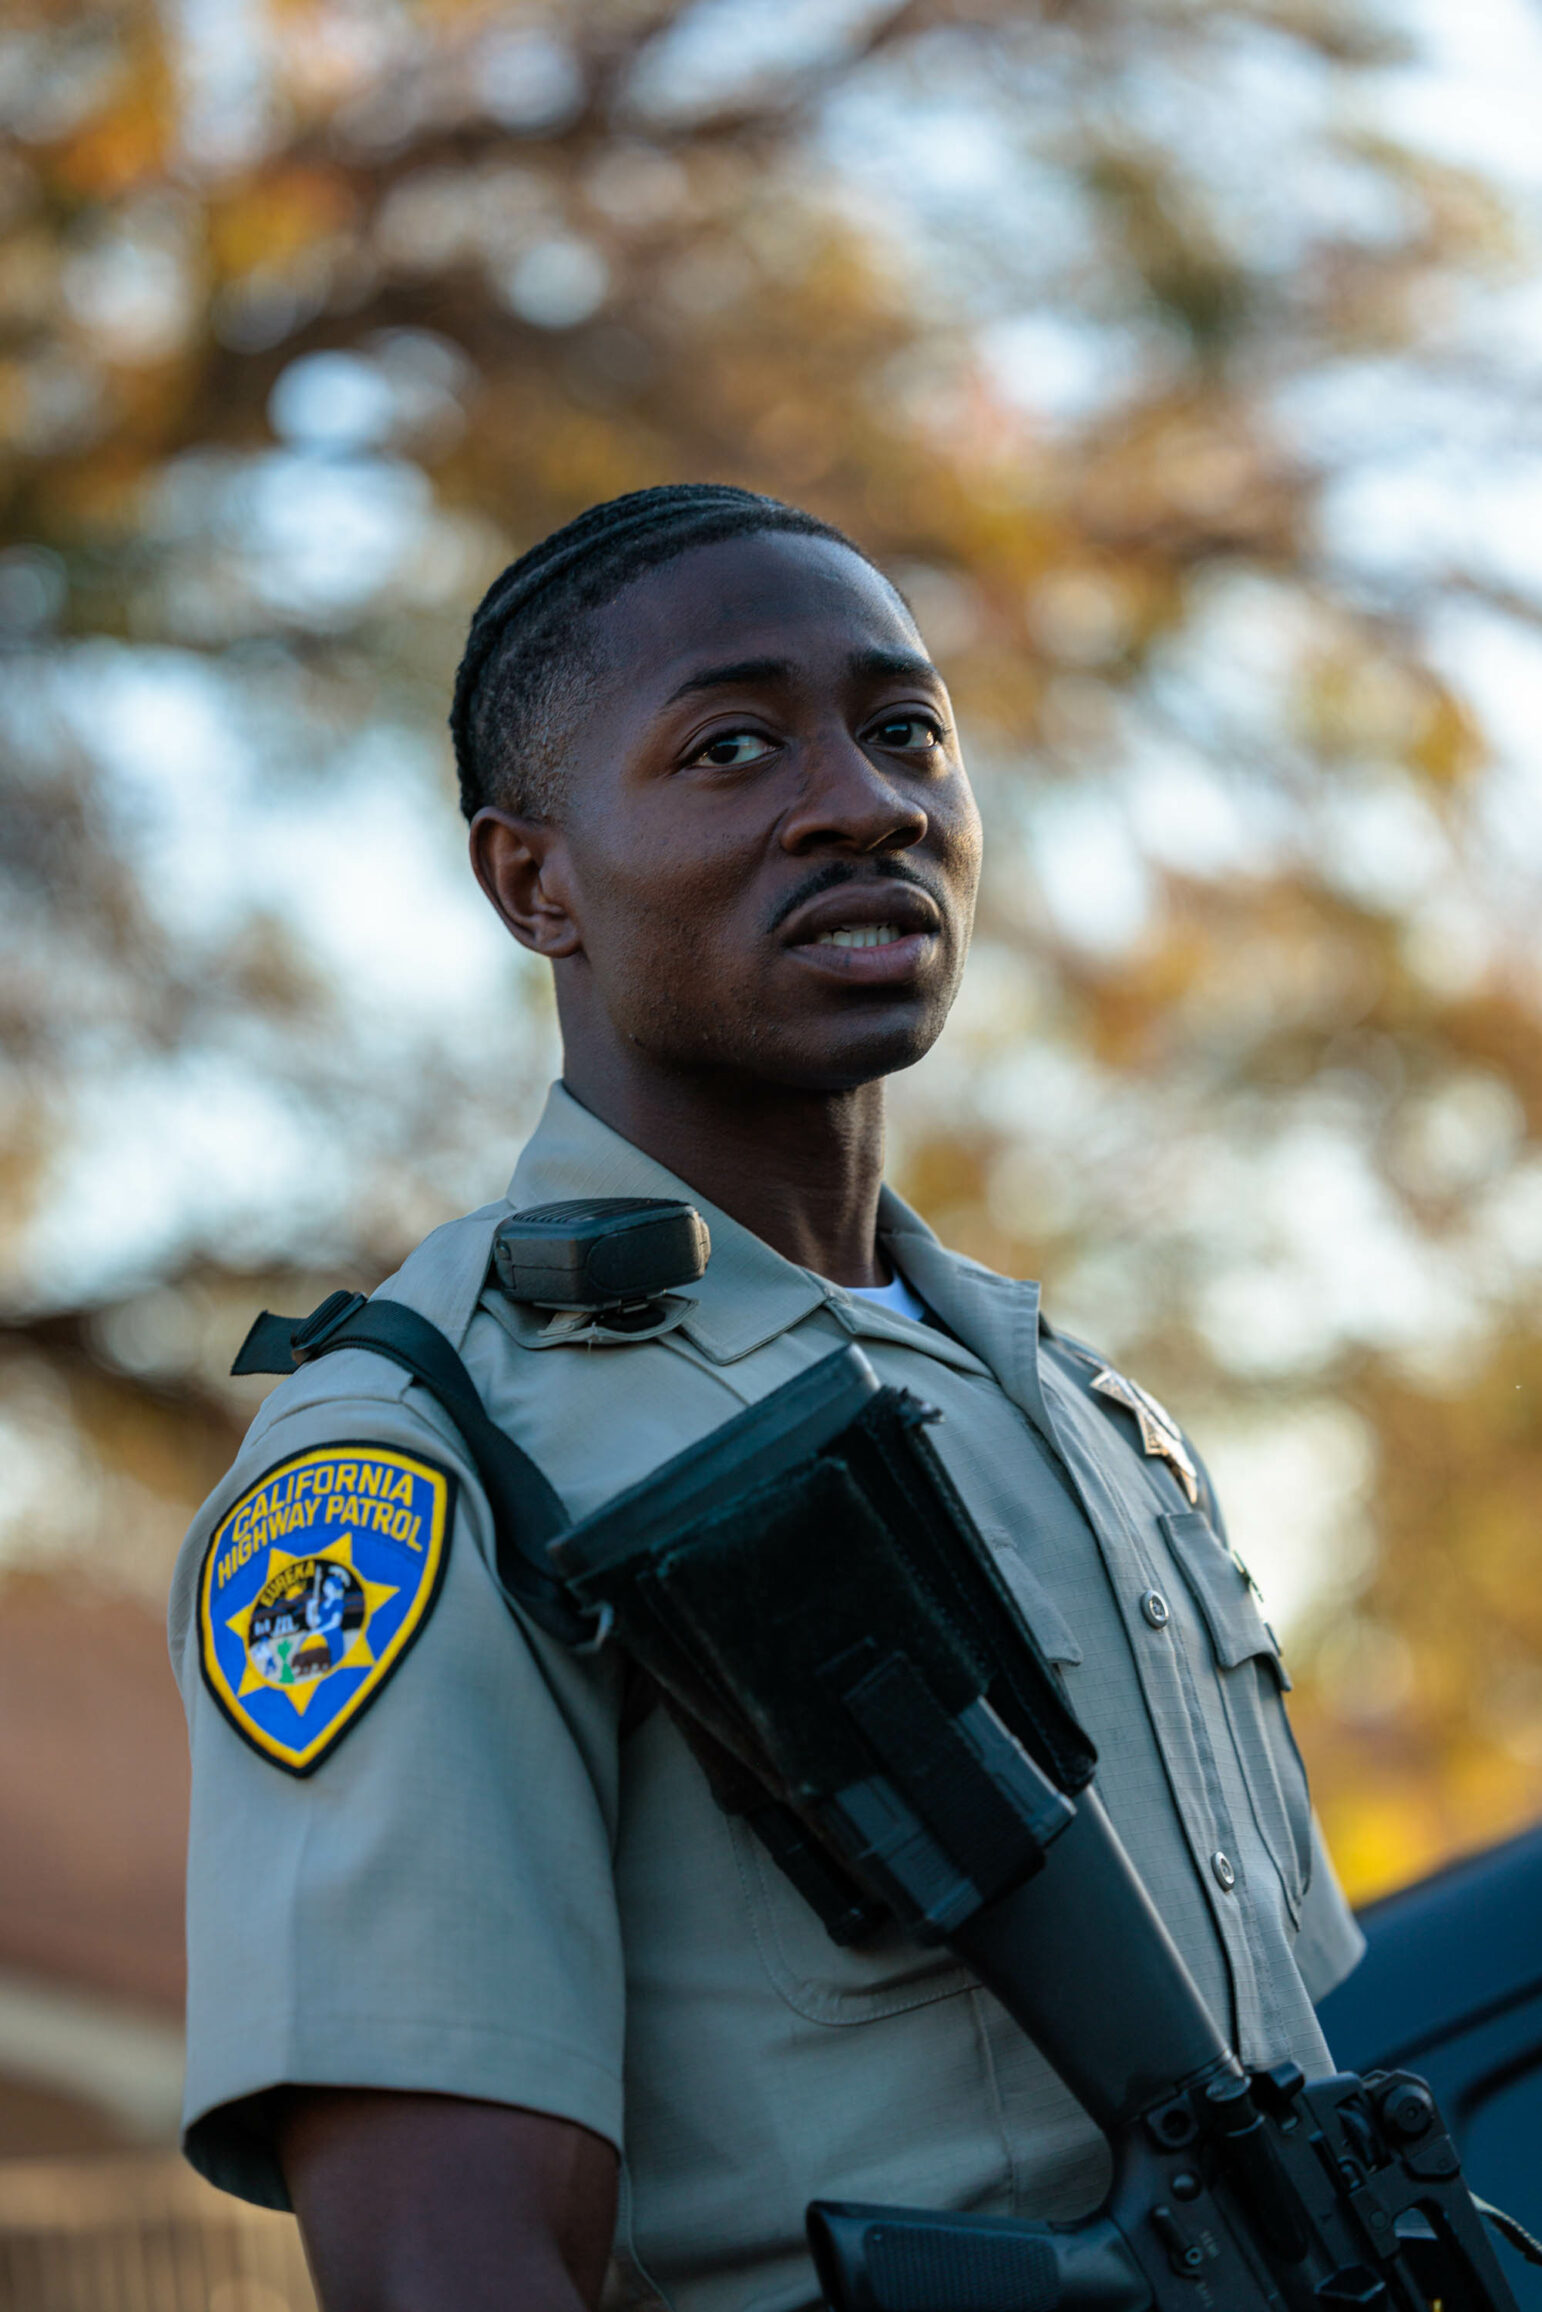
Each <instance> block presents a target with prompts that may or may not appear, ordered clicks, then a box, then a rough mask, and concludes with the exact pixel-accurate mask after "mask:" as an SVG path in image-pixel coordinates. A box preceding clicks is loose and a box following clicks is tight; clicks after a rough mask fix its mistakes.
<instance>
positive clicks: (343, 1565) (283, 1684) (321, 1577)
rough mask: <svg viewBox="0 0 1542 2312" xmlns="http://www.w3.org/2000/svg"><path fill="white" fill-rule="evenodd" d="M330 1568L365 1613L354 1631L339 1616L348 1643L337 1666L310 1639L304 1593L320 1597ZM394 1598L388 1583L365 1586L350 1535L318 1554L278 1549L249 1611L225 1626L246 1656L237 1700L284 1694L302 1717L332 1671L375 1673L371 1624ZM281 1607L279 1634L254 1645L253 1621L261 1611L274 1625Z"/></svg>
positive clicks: (317, 1640) (322, 1645) (319, 1641)
mask: <svg viewBox="0 0 1542 2312" xmlns="http://www.w3.org/2000/svg"><path fill="white" fill-rule="evenodd" d="M332 1566H335V1567H337V1568H338V1569H339V1570H340V1571H341V1572H342V1574H343V1580H344V1583H345V1584H346V1589H347V1591H348V1592H350V1593H352V1592H358V1593H360V1594H361V1596H362V1602H363V1608H364V1611H363V1616H362V1618H361V1619H360V1620H359V1621H358V1623H357V1626H356V1627H355V1628H353V1629H352V1630H350V1629H348V1627H347V1624H346V1623H342V1621H341V1616H339V1620H340V1625H341V1628H342V1632H343V1635H344V1636H345V1637H346V1638H347V1641H348V1642H347V1645H346V1650H345V1651H344V1652H342V1653H341V1654H339V1655H338V1657H337V1659H336V1660H335V1661H334V1660H333V1659H332V1655H331V1648H330V1647H329V1645H328V1644H327V1641H326V1638H325V1636H324V1635H323V1636H319V1637H318V1636H314V1635H312V1634H311V1631H310V1629H309V1627H308V1625H307V1620H306V1617H305V1612H304V1607H305V1604H306V1601H307V1593H309V1592H314V1593H316V1594H317V1595H318V1596H319V1595H320V1593H321V1585H322V1583H323V1582H324V1581H325V1579H326V1571H327V1568H328V1567H332ZM286 1576H287V1577H288V1578H287V1579H286V1578H285V1577H286ZM395 1595H396V1591H395V1590H394V1589H393V1588H392V1587H391V1586H390V1584H389V1583H387V1582H379V1581H366V1580H365V1579H364V1577H363V1575H362V1574H360V1573H359V1572H358V1571H357V1569H356V1568H355V1566H354V1562H353V1545H352V1536H351V1535H350V1536H348V1537H347V1538H345V1539H343V1540H341V1541H333V1542H329V1543H328V1544H327V1547H326V1549H325V1550H324V1551H321V1552H319V1553H311V1552H308V1551H305V1550H295V1551H290V1550H283V1549H278V1548H276V1547H275V1548H273V1549H270V1550H269V1552H268V1562H267V1565H266V1567H265V1569H264V1574H263V1583H262V1587H261V1589H259V1591H258V1592H257V1595H256V1596H255V1597H254V1598H253V1599H252V1602H251V1604H250V1605H246V1606H243V1607H242V1608H241V1611H240V1612H239V1613H238V1614H232V1615H231V1616H230V1617H229V1619H228V1621H227V1622H226V1624H225V1627H226V1628H227V1629H229V1630H233V1631H234V1632H235V1634H236V1636H237V1637H238V1638H239V1639H240V1641H241V1646H242V1650H243V1654H244V1656H245V1662H244V1667H243V1669H242V1672H241V1683H240V1685H239V1686H238V1687H237V1689H236V1698H237V1700H238V1701H239V1699H240V1698H241V1696H242V1695H243V1694H252V1693H255V1692H256V1691H257V1690H258V1689H259V1688H260V1687H263V1686H269V1687H272V1688H273V1689H274V1690H275V1691H277V1692H279V1693H282V1694H286V1695H287V1696H288V1698H289V1700H290V1701H291V1702H292V1703H293V1704H294V1707H295V1709H296V1710H297V1711H298V1712H299V1713H300V1715H301V1716H302V1717H303V1716H304V1714H305V1712H306V1710H307V1709H308V1708H309V1707H310V1704H311V1701H312V1699H313V1697H314V1696H315V1695H316V1693H317V1692H318V1691H319V1690H320V1687H321V1684H322V1681H323V1679H324V1678H326V1677H328V1676H330V1674H331V1672H332V1671H333V1670H355V1669H358V1670H362V1669H371V1668H373V1666H374V1661H375V1657H374V1654H373V1653H372V1652H371V1650H370V1644H369V1638H368V1634H367V1633H368V1630H369V1624H370V1620H371V1618H372V1616H373V1615H374V1614H375V1613H376V1611H377V1610H378V1608H379V1607H381V1606H383V1605H384V1604H385V1603H386V1601H387V1599H388V1598H394V1597H395ZM285 1607H288V1608H289V1609H290V1610H289V1611H288V1612H287V1613H283V1614H282V1622H281V1625H280V1631H279V1634H278V1635H277V1636H268V1637H267V1640H266V1643H262V1642H259V1643H258V1644H256V1645H254V1644H253V1636H254V1633H253V1628H252V1623H253V1619H254V1617H260V1616H262V1614H263V1609H264V1608H267V1609H269V1619H272V1618H273V1609H275V1608H277V1609H280V1611H282V1609H283V1608H285Z"/></svg>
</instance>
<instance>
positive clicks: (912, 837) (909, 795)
mask: <svg viewBox="0 0 1542 2312" xmlns="http://www.w3.org/2000/svg"><path fill="white" fill-rule="evenodd" d="M928 824H929V819H928V814H927V811H926V808H925V805H924V804H923V803H922V802H921V800H920V798H919V796H917V795H916V794H915V793H914V792H913V791H912V790H911V789H910V788H908V787H907V786H906V785H905V784H904V783H903V782H902V781H900V780H897V779H895V778H894V777H893V776H892V775H891V774H890V773H888V772H887V771H886V770H885V769H884V767H883V766H882V765H881V764H879V763H875V762H874V761H873V760H872V759H871V757H870V756H869V755H867V754H866V753H865V751H864V750H863V749H862V748H861V747H860V746H859V745H858V744H857V742H856V740H855V739H854V738H852V736H851V735H850V733H849V732H847V731H837V732H831V733H830V734H829V735H828V736H827V737H825V738H823V739H821V741H820V742H819V743H818V744H817V745H816V746H814V747H812V748H811V749H810V752H809V758H808V773H807V776H806V777H805V779H804V781H803V786H802V789H801V791H800V793H799V795H798V798H797V800H796V802H795V803H794V804H793V806H792V808H791V809H790V810H789V811H788V812H787V814H786V816H785V818H784V819H783V821H782V826H781V842H782V848H783V849H784V850H785V851H790V852H792V853H793V854H794V855H795V856H800V855H805V854H807V853H808V852H810V851H829V850H835V851H847V852H854V853H856V854H858V855H859V856H860V855H864V854H867V853H870V852H874V851H908V850H909V849H910V848H911V846H912V845H913V844H915V843H919V842H921V841H922V840H923V838H924V837H925V834H926V831H927V827H928Z"/></svg>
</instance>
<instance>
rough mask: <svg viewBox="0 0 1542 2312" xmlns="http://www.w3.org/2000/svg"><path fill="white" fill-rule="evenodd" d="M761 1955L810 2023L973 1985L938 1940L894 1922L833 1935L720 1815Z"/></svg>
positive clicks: (860, 2018)
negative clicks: (844, 1937) (916, 1935)
mask: <svg viewBox="0 0 1542 2312" xmlns="http://www.w3.org/2000/svg"><path fill="white" fill-rule="evenodd" d="M724 1820H725V1822H726V1824H727V1828H728V1833H729V1837H730V1838H731V1840H732V1842H733V1850H734V1860H735V1862H736V1863H737V1865H738V1870H739V1881H740V1884H741V1886H742V1887H743V1890H744V1899H745V1905H746V1907H747V1909H748V1911H749V1916H750V1925H751V1929H752V1932H753V1934H754V1938H755V1948H756V1951H757V1953H758V1954H759V1957H760V1962H761V1965H762V1966H763V1968H764V1969H765V1972H766V1974H767V1975H768V1976H769V1977H770V1980H771V1984H772V1987H773V1988H774V1989H775V1991H776V1992H777V1993H778V1995H779V1996H780V1997H781V1998H782V1999H783V2000H785V2002H786V2004H787V2005H788V2006H789V2007H791V2008H792V2009H793V2010H794V2012H795V2013H796V2014H799V2015H802V2016H804V2017H805V2018H806V2019H807V2020H808V2021H809V2022H811V2023H827V2024H828V2023H875V2022H877V2021H878V2020H879V2019H880V2018H881V2017H882V2016H885V2015H903V2014H905V2013H906V2012H907V2010H909V2009H911V2008H914V2007H927V2006H930V2005H931V2004H932V2002H933V2001H934V2000H937V1999H949V1998H954V1997H956V1996H957V1995H958V1994H959V1993H960V1992H963V1991H968V1990H971V1989H973V1987H974V1977H973V1976H972V1975H971V1974H970V1972H969V1970H968V1968H967V1967H963V1966H961V1965H960V1964H959V1962H958V1960H957V1959H955V1957H954V1956H953V1953H952V1952H951V1951H949V1950H947V1949H945V1948H943V1947H942V1946H940V1945H938V1946H933V1945H930V1944H925V1943H917V1942H915V1941H913V1940H912V1938H911V1937H910V1936H908V1935H906V1934H903V1933H902V1932H901V1930H900V1929H899V1927H897V1926H895V1925H893V1924H892V1923H890V1924H886V1925H884V1926H882V1927H880V1928H879V1929H878V1930H877V1932H876V1933H875V1934H873V1935H869V1936H867V1937H865V1938H864V1940H863V1941H862V1942H860V1943H850V1944H841V1943H835V1942H832V1941H831V1939H830V1937H829V1936H828V1935H827V1934H826V1932H825V1930H824V1927H823V1925H822V1924H821V1922H820V1919H819V1917H818V1914H817V1913H816V1912H815V1911H814V1909H813V1908H812V1906H811V1905H810V1904H808V1903H806V1902H805V1901H804V1899H803V1897H802V1895H800V1894H799V1893H798V1890H797V1888H796V1887H795V1886H794V1885H793V1884H792V1882H791V1880H790V1879H788V1878H787V1877H785V1876H784V1874H783V1873H782V1872H781V1871H780V1870H778V1868H777V1866H776V1864H775V1863H774V1862H773V1861H772V1860H771V1857H770V1856H769V1855H768V1854H767V1852H766V1850H765V1848H764V1847H763V1846H762V1845H761V1843H760V1841H759V1839H758V1838H757V1837H756V1836H755V1833H754V1832H753V1831H752V1830H751V1829H750V1828H749V1825H748V1824H747V1823H746V1822H744V1821H743V1819H742V1818H741V1817H739V1816H737V1815H728V1816H725V1817H724Z"/></svg>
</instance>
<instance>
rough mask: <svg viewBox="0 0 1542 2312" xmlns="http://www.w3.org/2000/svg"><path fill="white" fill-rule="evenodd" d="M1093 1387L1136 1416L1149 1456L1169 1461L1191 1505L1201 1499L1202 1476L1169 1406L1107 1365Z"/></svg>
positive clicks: (1142, 1441)
mask: <svg viewBox="0 0 1542 2312" xmlns="http://www.w3.org/2000/svg"><path fill="white" fill-rule="evenodd" d="M1092 1386H1093V1387H1094V1388H1095V1389H1096V1390H1097V1391H1098V1392H1099V1394H1100V1395H1102V1396H1104V1397H1112V1399H1113V1400H1114V1403H1115V1404H1116V1405H1122V1406H1123V1407H1124V1409H1125V1411H1126V1412H1127V1413H1133V1414H1134V1415H1135V1419H1136V1423H1137V1425H1138V1426H1139V1429H1140V1441H1141V1444H1142V1445H1143V1446H1144V1447H1145V1449H1146V1452H1147V1453H1148V1454H1149V1455H1150V1456H1151V1457H1152V1458H1153V1459H1156V1460H1161V1461H1165V1462H1166V1463H1167V1464H1168V1466H1169V1468H1170V1469H1171V1470H1172V1473H1173V1475H1174V1476H1175V1477H1176V1478H1177V1480H1178V1483H1179V1484H1180V1485H1181V1486H1182V1487H1183V1490H1184V1492H1185V1493H1186V1494H1187V1495H1188V1497H1189V1501H1190V1503H1191V1504H1192V1503H1194V1502H1197V1501H1198V1499H1199V1473H1198V1471H1197V1470H1196V1469H1195V1467H1194V1460H1193V1456H1192V1455H1191V1453H1190V1452H1189V1449H1188V1447H1187V1445H1185V1444H1184V1442H1183V1437H1182V1433H1181V1432H1180V1430H1179V1427H1178V1424H1177V1422H1176V1421H1175V1420H1174V1419H1173V1417H1172V1415H1171V1413H1169V1412H1168V1411H1167V1409H1166V1407H1165V1406H1163V1405H1159V1404H1158V1403H1157V1401H1156V1399H1155V1397H1153V1396H1152V1395H1151V1393H1150V1391H1149V1390H1147V1389H1143V1388H1142V1387H1141V1386H1140V1383H1139V1382H1138V1381H1127V1380H1126V1379H1125V1377H1124V1375H1123V1373H1116V1372H1115V1371H1114V1368H1113V1366H1112V1365H1105V1366H1104V1367H1103V1370H1102V1372H1101V1373H1099V1374H1098V1375H1097V1377H1096V1379H1095V1380H1094V1381H1093V1384H1092Z"/></svg>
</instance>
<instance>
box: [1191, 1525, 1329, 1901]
mask: <svg viewBox="0 0 1542 2312" xmlns="http://www.w3.org/2000/svg"><path fill="white" fill-rule="evenodd" d="M1161 1526H1162V1530H1163V1532H1164V1533H1165V1534H1166V1536H1167V1541H1168V1546H1169V1548H1170V1549H1171V1551H1172V1555H1173V1559H1174V1562H1175V1563H1176V1565H1177V1567H1178V1569H1179V1571H1180V1573H1181V1574H1182V1575H1183V1578H1184V1581H1185V1583H1186V1584H1187V1586H1188V1589H1189V1592H1190V1595H1191V1596H1192V1597H1193V1600H1194V1603H1195V1605H1196V1606H1197V1607H1198V1609H1199V1615H1200V1619H1201V1620H1202V1622H1203V1623H1204V1625H1205V1628H1206V1630H1207V1632H1208V1633H1209V1637H1210V1645H1211V1650H1212V1651H1213V1653H1214V1655H1215V1661H1216V1669H1217V1672H1218V1683H1219V1685H1220V1689H1221V1698H1222V1703H1223V1705H1224V1708H1225V1711H1226V1716H1227V1721H1228V1723H1229V1724H1230V1727H1231V1731H1232V1738H1233V1740H1234V1742H1235V1744H1236V1747H1237V1754H1238V1757H1239V1759H1240V1761H1241V1764H1242V1773H1243V1779H1244V1781H1245V1782H1246V1784H1247V1790H1248V1799H1249V1803H1250V1804H1251V1806H1252V1809H1253V1818H1254V1820H1255V1822H1256V1823H1257V1825H1258V1833H1259V1836H1260V1838H1261V1839H1262V1840H1263V1842H1264V1845H1265V1846H1266V1847H1267V1849H1268V1851H1269V1854H1270V1855H1271V1857H1272V1858H1273V1861H1274V1865H1275V1868H1276V1869H1277V1870H1278V1872H1279V1874H1280V1882H1281V1884H1282V1885H1283V1887H1284V1889H1285V1899H1286V1902H1287V1904H1288V1905H1289V1907H1290V1911H1291V1915H1292V1917H1293V1918H1294V1919H1296V1920H1297V1921H1298V1922H1299V1919H1300V1915H1301V1905H1302V1903H1303V1902H1304V1901H1305V1899H1306V1891H1307V1888H1308V1887H1309V1886H1310V1884H1311V1878H1312V1800H1311V1794H1310V1792H1309V1790H1308V1788H1307V1779H1306V1769H1305V1767H1304V1766H1303V1765H1302V1763H1301V1753H1300V1751H1299V1750H1298V1749H1297V1748H1296V1738H1295V1735H1294V1734H1293V1733H1292V1732H1291V1727H1290V1719H1289V1717H1288V1716H1287V1715H1286V1710H1285V1699H1284V1698H1285V1696H1286V1694H1287V1693H1289V1691H1290V1673H1289V1671H1288V1670H1287V1669H1286V1667H1285V1663H1284V1660H1283V1658H1282V1656H1281V1653H1280V1643H1279V1640H1278V1638H1276V1636H1275V1634H1274V1632H1273V1630H1272V1629H1270V1627H1269V1624H1268V1623H1267V1622H1266V1621H1265V1620H1264V1617H1263V1615H1262V1614H1261V1613H1260V1612H1259V1610H1258V1597H1257V1593H1256V1591H1255V1590H1254V1588H1253V1584H1252V1581H1251V1580H1250V1578H1249V1576H1248V1573H1247V1570H1246V1568H1245V1567H1244V1566H1243V1564H1242V1561H1241V1559H1240V1558H1238V1557H1236V1556H1235V1555H1234V1554H1233V1552H1232V1551H1231V1550H1229V1549H1228V1548H1227V1546H1226V1544H1225V1543H1224V1542H1223V1541H1222V1540H1221V1539H1220V1537H1219V1536H1218V1534H1217V1533H1216V1531H1215V1528H1214V1527H1213V1526H1212V1525H1211V1523H1210V1520H1209V1519H1208V1518H1207V1517H1205V1516H1204V1515H1203V1514H1202V1513H1201V1512H1200V1511H1198V1510H1188V1511H1183V1512H1181V1513H1180V1512H1176V1511H1171V1510H1169V1511H1166V1512H1164V1513H1163V1515H1162V1518H1161Z"/></svg>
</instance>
